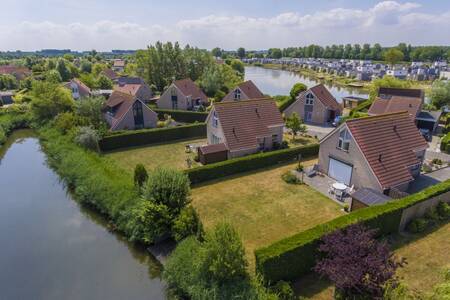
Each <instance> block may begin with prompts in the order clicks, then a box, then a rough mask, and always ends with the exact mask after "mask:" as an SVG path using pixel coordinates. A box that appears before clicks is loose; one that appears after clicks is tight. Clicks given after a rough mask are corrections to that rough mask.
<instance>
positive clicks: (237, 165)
mask: <svg viewBox="0 0 450 300" xmlns="http://www.w3.org/2000/svg"><path fill="white" fill-rule="evenodd" d="M318 153H319V145H318V144H313V145H308V146H302V147H296V148H289V149H282V150H275V151H270V152H264V153H258V154H254V155H249V156H244V157H239V158H234V159H230V160H226V161H222V162H218V163H214V164H210V165H205V166H201V167H198V168H193V169H188V170H185V172H186V174H187V175H188V176H189V179H190V180H191V183H192V184H197V183H200V182H204V181H208V180H212V179H217V178H220V177H225V176H229V175H233V174H237V173H241V172H247V171H251V170H256V169H260V168H264V167H268V166H271V165H275V164H278V163H281V162H287V161H291V160H294V159H297V158H298V156H299V155H301V157H302V158H307V157H311V156H315V155H317V154H318Z"/></svg>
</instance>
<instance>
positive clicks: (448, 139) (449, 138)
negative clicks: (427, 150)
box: [441, 132, 450, 153]
mask: <svg viewBox="0 0 450 300" xmlns="http://www.w3.org/2000/svg"><path fill="white" fill-rule="evenodd" d="M441 151H444V152H447V153H450V132H449V133H447V135H445V136H444V137H443V138H442V140H441Z"/></svg>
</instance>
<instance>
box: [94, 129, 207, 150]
mask: <svg viewBox="0 0 450 300" xmlns="http://www.w3.org/2000/svg"><path fill="white" fill-rule="evenodd" d="M201 137H206V124H205V123H199V124H190V125H186V126H179V127H172V128H156V129H143V130H135V131H128V132H121V133H118V134H111V135H109V136H106V137H104V138H103V139H101V140H100V142H99V146H100V149H101V150H102V151H111V150H115V149H120V148H127V147H136V146H144V145H148V144H154V143H161V142H167V141H173V140H180V139H187V138H201Z"/></svg>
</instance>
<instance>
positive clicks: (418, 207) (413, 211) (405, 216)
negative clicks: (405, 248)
mask: <svg viewBox="0 0 450 300" xmlns="http://www.w3.org/2000/svg"><path fill="white" fill-rule="evenodd" d="M441 201H444V202H447V203H450V191H449V192H446V193H444V194H441V195H438V196H436V197H432V198H430V199H428V200H427V201H424V202H420V203H417V204H415V205H413V206H411V207H408V208H406V209H405V210H403V213H402V219H401V221H400V225H399V231H403V230H405V228H406V226H407V225H408V223H409V222H411V221H412V220H413V219H416V218H420V217H423V216H424V215H425V213H426V212H427V211H428V210H429V209H430V208H432V207H436V206H437V205H438V203H439V202H441Z"/></svg>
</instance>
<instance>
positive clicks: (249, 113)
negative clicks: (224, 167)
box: [199, 98, 284, 158]
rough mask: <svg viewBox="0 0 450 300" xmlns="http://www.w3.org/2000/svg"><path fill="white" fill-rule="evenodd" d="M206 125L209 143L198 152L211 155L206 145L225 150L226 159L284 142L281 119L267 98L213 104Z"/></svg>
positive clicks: (273, 146) (271, 101)
mask: <svg viewBox="0 0 450 300" xmlns="http://www.w3.org/2000/svg"><path fill="white" fill-rule="evenodd" d="M206 126H207V139H208V146H204V147H201V148H202V149H201V150H199V151H202V152H203V153H209V154H211V153H215V152H212V151H210V149H209V148H213V149H217V151H221V152H222V151H224V149H226V150H227V151H228V155H227V158H235V157H240V156H244V155H248V154H253V153H257V152H259V151H266V150H272V149H274V148H277V147H278V146H279V145H280V144H281V142H282V141H283V127H284V122H283V118H282V116H281V113H280V111H279V110H278V108H277V106H276V104H275V101H273V100H272V99H268V98H266V99H256V100H254V99H250V100H242V101H225V102H220V103H216V104H215V105H214V107H213V108H212V109H211V111H210V112H209V115H208V117H207V119H206ZM218 144H220V146H217V145H218Z"/></svg>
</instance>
